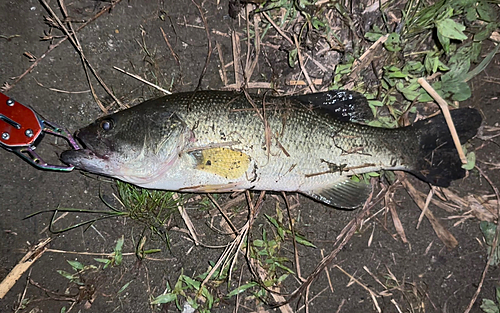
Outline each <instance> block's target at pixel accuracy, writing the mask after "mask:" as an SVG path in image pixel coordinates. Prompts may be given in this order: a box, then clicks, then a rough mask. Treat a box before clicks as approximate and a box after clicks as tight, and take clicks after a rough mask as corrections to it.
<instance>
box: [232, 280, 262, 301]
mask: <svg viewBox="0 0 500 313" xmlns="http://www.w3.org/2000/svg"><path fill="white" fill-rule="evenodd" d="M257 285H258V284H257V283H256V282H253V281H252V282H249V283H248V284H245V285H242V286H239V287H238V288H236V289H234V290H233V291H231V292H230V293H228V294H227V297H228V298H231V297H233V296H236V295H238V294H240V293H242V292H243V291H245V290H247V289H248V288H252V287H254V286H257Z"/></svg>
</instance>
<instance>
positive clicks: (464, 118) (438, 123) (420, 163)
mask: <svg viewBox="0 0 500 313" xmlns="http://www.w3.org/2000/svg"><path fill="white" fill-rule="evenodd" d="M450 113H451V117H452V119H453V123H454V124H455V128H456V130H457V133H458V137H459V138H460V143H462V144H463V143H465V142H466V141H467V140H469V139H471V138H472V137H474V136H475V135H476V133H477V130H478V128H479V127H480V126H481V122H482V117H481V114H480V113H479V112H478V111H477V110H476V109H472V108H464V109H457V110H453V111H451V112H450ZM411 128H413V129H414V131H416V134H417V138H418V142H419V147H418V152H417V154H418V155H417V156H416V159H415V160H416V163H415V166H414V167H413V169H412V170H410V172H411V173H412V174H414V175H416V176H417V177H419V178H421V179H423V180H425V181H427V182H428V183H431V184H433V185H435V186H440V187H448V186H449V185H450V183H451V181H452V180H455V179H460V178H463V177H464V176H465V170H464V169H462V162H461V161H460V158H459V156H458V152H457V150H456V148H455V145H454V143H453V139H452V137H451V134H450V131H449V129H448V125H447V124H446V121H445V119H444V117H443V115H438V116H435V117H433V118H430V119H427V120H422V121H419V122H417V123H415V124H414V125H413V126H411Z"/></svg>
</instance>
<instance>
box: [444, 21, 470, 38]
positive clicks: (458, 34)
mask: <svg viewBox="0 0 500 313" xmlns="http://www.w3.org/2000/svg"><path fill="white" fill-rule="evenodd" d="M436 27H437V31H438V34H441V35H442V36H444V37H446V38H450V39H456V40H466V39H467V36H466V35H465V34H464V33H463V31H464V30H465V26H464V25H462V24H460V23H457V22H455V21H454V20H452V19H451V18H446V19H444V20H440V21H436Z"/></svg>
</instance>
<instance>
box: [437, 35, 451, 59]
mask: <svg viewBox="0 0 500 313" xmlns="http://www.w3.org/2000/svg"><path fill="white" fill-rule="evenodd" d="M437 37H438V40H439V42H440V43H441V46H443V50H444V52H445V53H446V54H448V53H449V52H450V38H448V37H446V36H443V35H442V34H441V33H440V32H437Z"/></svg>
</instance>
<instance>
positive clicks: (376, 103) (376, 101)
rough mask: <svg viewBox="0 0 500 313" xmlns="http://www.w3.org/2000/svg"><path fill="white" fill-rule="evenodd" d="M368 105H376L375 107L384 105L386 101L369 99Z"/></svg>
mask: <svg viewBox="0 0 500 313" xmlns="http://www.w3.org/2000/svg"><path fill="white" fill-rule="evenodd" d="M368 105H369V106H374V107H383V106H384V103H383V102H382V101H379V100H369V101H368Z"/></svg>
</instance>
